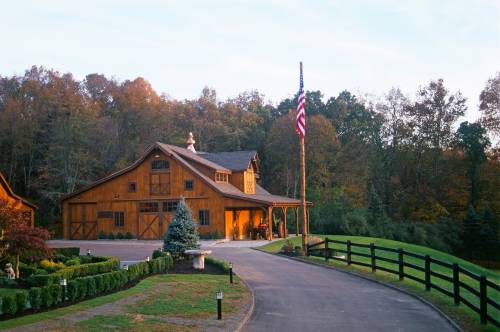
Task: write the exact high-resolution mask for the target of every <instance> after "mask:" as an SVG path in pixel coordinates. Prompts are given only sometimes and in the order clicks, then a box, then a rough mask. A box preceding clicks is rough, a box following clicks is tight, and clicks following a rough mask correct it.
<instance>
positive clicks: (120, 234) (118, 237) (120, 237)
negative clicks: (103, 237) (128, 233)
mask: <svg viewBox="0 0 500 332" xmlns="http://www.w3.org/2000/svg"><path fill="white" fill-rule="evenodd" d="M116 238H117V239H118V240H123V238H124V236H123V234H122V232H118V233H117V234H116Z"/></svg>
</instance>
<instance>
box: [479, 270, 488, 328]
mask: <svg viewBox="0 0 500 332" xmlns="http://www.w3.org/2000/svg"><path fill="white" fill-rule="evenodd" d="M479 314H480V315H481V324H486V323H487V322H488V296H487V294H486V276H481V277H480V279H479Z"/></svg>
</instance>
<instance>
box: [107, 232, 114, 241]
mask: <svg viewBox="0 0 500 332" xmlns="http://www.w3.org/2000/svg"><path fill="white" fill-rule="evenodd" d="M114 239H115V234H113V232H109V235H108V240H114Z"/></svg>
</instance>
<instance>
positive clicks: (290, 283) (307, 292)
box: [211, 248, 456, 332]
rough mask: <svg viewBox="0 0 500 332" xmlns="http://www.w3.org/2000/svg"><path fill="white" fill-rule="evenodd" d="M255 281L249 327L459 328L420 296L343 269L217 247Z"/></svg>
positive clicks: (237, 269) (218, 253)
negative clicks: (422, 300)
mask: <svg viewBox="0 0 500 332" xmlns="http://www.w3.org/2000/svg"><path fill="white" fill-rule="evenodd" d="M211 249H212V250H213V254H214V256H216V257H219V258H222V259H225V260H229V261H231V262H232V263H233V264H234V270H235V272H236V273H237V274H238V275H240V276H241V277H242V278H244V279H245V281H246V282H247V283H248V284H249V285H250V287H251V288H252V290H253V291H254V295H255V311H254V313H253V315H252V317H251V319H250V321H249V323H248V324H247V331H287V332H291V331H384V332H385V331H419V332H421V331H433V332H436V331H440V332H445V331H456V329H455V328H454V327H453V326H452V325H451V324H450V323H449V322H448V321H447V320H446V319H445V318H443V317H442V316H441V315H440V314H439V313H438V312H436V311H435V310H434V309H432V308H431V307H429V306H428V305H426V304H424V303H422V302H421V301H419V300H418V299H416V298H414V297H412V296H409V295H407V294H404V293H402V292H399V291H397V290H394V289H391V288H389V287H385V286H383V285H380V284H377V283H374V282H371V281H369V280H365V279H362V278H358V277H356V276H352V275H349V274H346V273H342V272H340V271H335V270H332V269H326V268H323V267H320V266H314V265H310V264H305V263H301V262H297V261H293V260H289V259H287V258H283V257H279V256H274V255H270V254H266V253H263V252H259V251H256V250H253V249H250V248H211Z"/></svg>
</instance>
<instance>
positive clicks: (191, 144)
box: [187, 132, 196, 153]
mask: <svg viewBox="0 0 500 332" xmlns="http://www.w3.org/2000/svg"><path fill="white" fill-rule="evenodd" d="M194 143H196V141H195V140H194V138H193V133H192V132H189V137H188V140H187V144H188V146H187V149H188V150H189V151H191V152H193V153H196V150H195V148H194Z"/></svg>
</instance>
